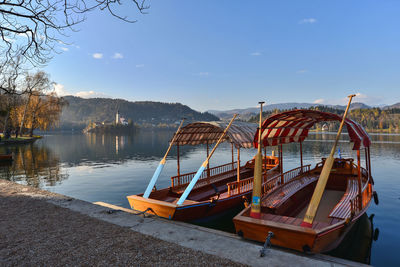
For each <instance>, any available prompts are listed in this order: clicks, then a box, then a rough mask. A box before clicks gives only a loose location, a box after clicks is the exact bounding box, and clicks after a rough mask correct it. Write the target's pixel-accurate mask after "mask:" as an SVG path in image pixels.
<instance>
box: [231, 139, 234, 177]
mask: <svg viewBox="0 0 400 267" xmlns="http://www.w3.org/2000/svg"><path fill="white" fill-rule="evenodd" d="M231 148H232V171H233V170H234V169H235V168H234V164H235V158H234V157H233V143H231Z"/></svg>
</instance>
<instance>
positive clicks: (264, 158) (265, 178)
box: [263, 147, 268, 181]
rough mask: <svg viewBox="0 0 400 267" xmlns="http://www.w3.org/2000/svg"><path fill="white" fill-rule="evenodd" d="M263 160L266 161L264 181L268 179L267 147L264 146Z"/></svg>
mask: <svg viewBox="0 0 400 267" xmlns="http://www.w3.org/2000/svg"><path fill="white" fill-rule="evenodd" d="M263 162H264V172H265V173H264V181H266V180H267V162H268V160H267V147H264V157H263Z"/></svg>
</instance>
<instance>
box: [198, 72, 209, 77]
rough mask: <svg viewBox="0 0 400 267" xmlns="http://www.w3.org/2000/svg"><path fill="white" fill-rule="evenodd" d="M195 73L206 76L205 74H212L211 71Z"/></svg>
mask: <svg viewBox="0 0 400 267" xmlns="http://www.w3.org/2000/svg"><path fill="white" fill-rule="evenodd" d="M195 75H197V76H203V77H205V76H208V75H210V73H209V72H199V73H196V74H195Z"/></svg>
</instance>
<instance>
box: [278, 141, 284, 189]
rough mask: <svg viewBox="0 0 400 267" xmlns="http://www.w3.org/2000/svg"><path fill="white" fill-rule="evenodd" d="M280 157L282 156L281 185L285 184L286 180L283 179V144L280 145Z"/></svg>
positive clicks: (280, 162)
mask: <svg viewBox="0 0 400 267" xmlns="http://www.w3.org/2000/svg"><path fill="white" fill-rule="evenodd" d="M279 156H280V159H279V166H280V169H281V184H284V182H285V179H284V177H283V149H282V144H280V145H279Z"/></svg>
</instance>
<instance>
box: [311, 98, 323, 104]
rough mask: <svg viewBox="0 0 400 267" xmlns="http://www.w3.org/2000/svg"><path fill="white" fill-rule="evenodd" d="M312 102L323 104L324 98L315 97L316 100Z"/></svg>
mask: <svg viewBox="0 0 400 267" xmlns="http://www.w3.org/2000/svg"><path fill="white" fill-rule="evenodd" d="M313 103H314V104H325V99H323V98H320V99H316V100H314V102H313Z"/></svg>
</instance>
